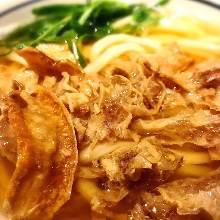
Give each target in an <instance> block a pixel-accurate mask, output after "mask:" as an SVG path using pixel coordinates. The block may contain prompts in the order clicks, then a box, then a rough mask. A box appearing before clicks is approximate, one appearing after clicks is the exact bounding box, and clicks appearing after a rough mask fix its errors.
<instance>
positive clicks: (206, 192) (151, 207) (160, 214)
mask: <svg viewBox="0 0 220 220" xmlns="http://www.w3.org/2000/svg"><path fill="white" fill-rule="evenodd" d="M219 180H220V178H219V171H216V172H215V173H214V174H212V175H211V176H209V177H206V178H204V177H203V178H200V179H184V180H177V181H174V182H171V183H167V184H163V185H161V186H160V187H158V191H159V194H158V193H155V192H153V193H148V192H139V193H140V194H141V199H140V198H139V202H138V203H137V204H136V205H135V206H134V208H133V210H132V211H131V217H134V219H136V218H135V217H136V216H137V220H139V219H141V217H142V218H143V219H161V220H168V219H194V218H195V219H203V218H204V219H206V217H205V216H207V219H209V218H210V215H211V216H212V217H213V219H216V220H217V219H219V217H220V212H219V208H218V207H219V205H220V204H219V201H220V200H219V195H220V193H219V190H220V187H219ZM203 210H204V211H203ZM207 213H209V214H207ZM196 214H197V215H198V214H202V215H201V216H200V217H199V216H197V217H194V218H193V215H196ZM178 216H179V218H178ZM181 216H183V218H181ZM202 216H203V217H202ZM131 219H132V218H131Z"/></svg>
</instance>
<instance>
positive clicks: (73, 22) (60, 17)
mask: <svg viewBox="0 0 220 220" xmlns="http://www.w3.org/2000/svg"><path fill="white" fill-rule="evenodd" d="M167 2H168V0H160V1H159V2H158V3H157V4H156V5H155V7H159V6H163V5H165V4H166V3H167ZM155 7H154V8H149V7H147V6H146V5H144V4H127V3H125V2H121V1H120V0H93V1H92V0H87V3H85V4H52V5H46V6H40V7H37V8H34V9H33V10H32V13H33V14H34V15H35V20H34V21H33V22H31V23H29V24H27V25H24V26H21V27H19V28H17V29H16V30H14V31H13V32H12V33H10V34H9V35H8V36H6V38H4V39H2V40H1V45H0V46H1V47H5V48H6V49H7V48H8V49H10V50H7V52H8V51H11V48H13V47H16V46H17V48H23V47H25V46H36V45H38V44H40V43H52V42H53V43H54V42H55V43H68V44H69V48H70V49H71V51H72V52H73V53H74V56H75V57H76V58H77V59H78V60H79V62H80V63H81V65H82V66H83V65H85V62H84V61H85V60H84V59H83V57H82V55H81V53H80V51H79V47H78V45H80V44H83V43H86V42H88V41H95V40H97V39H100V38H102V37H104V36H106V35H109V34H111V33H129V34H135V33H136V32H138V31H139V30H141V28H143V27H146V26H148V25H157V23H158V21H159V19H160V15H159V14H158V12H157V11H156V9H155ZM127 16H130V17H131V18H132V19H133V22H131V23H129V24H127V25H125V26H124V27H122V28H119V29H115V28H113V25H112V24H113V23H114V22H115V21H118V20H119V19H122V18H125V17H127ZM70 42H71V43H70ZM72 42H75V46H74V44H73V43H72ZM72 44H73V45H72ZM70 45H72V47H70ZM5 51H6V50H5ZM3 54H5V53H3Z"/></svg>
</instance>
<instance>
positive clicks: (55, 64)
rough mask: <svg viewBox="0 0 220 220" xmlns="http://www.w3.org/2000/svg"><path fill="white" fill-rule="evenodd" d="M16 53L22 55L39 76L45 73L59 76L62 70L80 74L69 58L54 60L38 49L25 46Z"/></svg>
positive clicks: (71, 73)
mask: <svg viewBox="0 0 220 220" xmlns="http://www.w3.org/2000/svg"><path fill="white" fill-rule="evenodd" d="M17 53H18V54H19V55H20V56H21V57H23V58H24V59H25V60H26V61H27V63H28V65H29V66H30V68H31V69H32V70H34V71H35V72H36V73H38V74H39V75H40V76H41V77H43V76H45V75H54V76H57V77H59V76H61V73H62V72H67V73H69V74H70V75H76V74H81V71H80V70H79V66H78V65H77V64H76V63H73V62H71V61H70V60H58V61H55V60H53V59H52V58H50V57H49V56H47V55H46V54H44V53H43V52H41V51H39V50H38V49H35V48H32V47H27V48H24V49H22V50H18V51H17Z"/></svg>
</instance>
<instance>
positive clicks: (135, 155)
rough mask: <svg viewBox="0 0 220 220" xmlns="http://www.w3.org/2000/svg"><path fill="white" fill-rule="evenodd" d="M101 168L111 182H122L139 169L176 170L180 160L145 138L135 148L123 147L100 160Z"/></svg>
mask: <svg viewBox="0 0 220 220" xmlns="http://www.w3.org/2000/svg"><path fill="white" fill-rule="evenodd" d="M100 163H101V166H102V167H103V169H104V170H105V172H106V174H107V177H108V178H109V179H110V180H111V181H122V180H125V179H127V177H129V178H130V179H132V177H133V176H134V175H135V173H136V171H138V170H141V169H157V170H161V171H163V170H167V171H168V170H169V171H174V170H176V169H177V168H178V167H179V166H180V164H181V158H179V157H178V156H176V155H175V154H173V153H172V152H170V151H168V150H165V149H163V148H161V147H160V146H155V145H153V144H151V143H150V142H149V141H148V140H147V138H145V139H143V140H141V141H140V143H138V144H137V145H136V146H125V147H121V148H119V149H118V150H115V151H113V153H111V154H108V155H107V156H105V157H103V158H101V160H100Z"/></svg>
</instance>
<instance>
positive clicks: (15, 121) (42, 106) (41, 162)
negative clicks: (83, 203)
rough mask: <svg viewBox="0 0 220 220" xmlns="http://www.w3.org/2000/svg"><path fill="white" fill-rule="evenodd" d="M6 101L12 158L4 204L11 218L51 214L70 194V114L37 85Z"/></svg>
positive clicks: (73, 149) (73, 146)
mask: <svg viewBox="0 0 220 220" xmlns="http://www.w3.org/2000/svg"><path fill="white" fill-rule="evenodd" d="M21 100H23V101H22V102H21ZM8 105H9V106H8V108H9V110H8V117H9V122H10V125H11V126H12V128H13V130H14V132H15V134H16V136H17V163H16V169H15V171H14V173H13V176H12V178H11V181H10V185H9V188H8V192H7V196H6V199H5V202H4V208H5V210H6V211H7V212H8V214H9V215H10V217H11V218H12V219H20V220H21V219H30V220H35V219H36V220H39V219H41V220H46V219H51V218H52V217H53V215H54V214H55V212H56V211H57V210H58V209H59V208H60V207H61V206H62V205H63V204H64V203H65V202H66V201H67V200H68V199H69V198H70V194H71V189H72V184H73V179H74V174H75V169H76V165H77V161H78V154H77V143H76V139H75V134H74V129H73V127H72V126H71V121H70V116H69V114H68V112H67V110H66V109H65V107H64V106H63V105H62V104H61V103H60V102H59V101H58V100H57V98H56V97H54V96H53V95H52V94H50V93H49V92H48V91H46V90H45V89H44V88H42V87H39V88H38V90H37V91H36V93H35V94H33V95H32V96H31V95H29V94H27V93H25V92H24V91H22V92H21V93H20V94H17V95H14V96H12V97H11V98H9V100H8Z"/></svg>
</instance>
